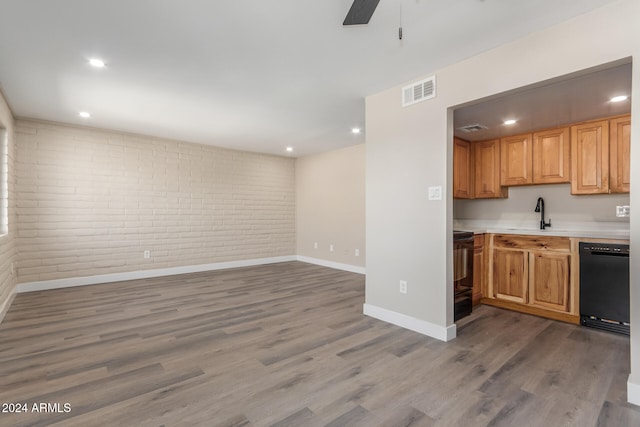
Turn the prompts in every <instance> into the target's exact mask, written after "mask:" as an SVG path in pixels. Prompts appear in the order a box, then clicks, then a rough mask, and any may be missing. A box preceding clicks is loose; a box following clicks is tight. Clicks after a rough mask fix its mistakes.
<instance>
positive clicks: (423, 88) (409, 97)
mask: <svg viewBox="0 0 640 427" xmlns="http://www.w3.org/2000/svg"><path fill="white" fill-rule="evenodd" d="M435 96H436V76H431V77H429V78H427V79H424V80H421V81H419V82H417V83H413V84H410V85H409V86H405V87H403V88H402V106H403V107H408V106H409V105H413V104H415V103H416V102H421V101H426V100H427V99H431V98H435Z"/></svg>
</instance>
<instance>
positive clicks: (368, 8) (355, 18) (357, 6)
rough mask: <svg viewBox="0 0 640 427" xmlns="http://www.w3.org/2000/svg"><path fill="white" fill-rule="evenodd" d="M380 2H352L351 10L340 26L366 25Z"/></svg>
mask: <svg viewBox="0 0 640 427" xmlns="http://www.w3.org/2000/svg"><path fill="white" fill-rule="evenodd" d="M378 3H380V0H353V4H352V5H351V9H349V13H347V17H346V18H344V22H343V23H342V25H363V24H368V23H369V20H370V19H371V16H372V15H373V12H374V11H375V10H376V6H378Z"/></svg>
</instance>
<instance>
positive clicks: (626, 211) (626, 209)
mask: <svg viewBox="0 0 640 427" xmlns="http://www.w3.org/2000/svg"><path fill="white" fill-rule="evenodd" d="M630 215H631V206H616V216H617V217H618V218H629V216H630Z"/></svg>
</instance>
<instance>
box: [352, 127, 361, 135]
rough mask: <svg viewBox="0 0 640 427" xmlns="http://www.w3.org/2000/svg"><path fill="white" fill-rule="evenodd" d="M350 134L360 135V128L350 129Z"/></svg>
mask: <svg viewBox="0 0 640 427" xmlns="http://www.w3.org/2000/svg"><path fill="white" fill-rule="evenodd" d="M351 133H353V134H355V135H357V134H359V133H360V128H352V129H351Z"/></svg>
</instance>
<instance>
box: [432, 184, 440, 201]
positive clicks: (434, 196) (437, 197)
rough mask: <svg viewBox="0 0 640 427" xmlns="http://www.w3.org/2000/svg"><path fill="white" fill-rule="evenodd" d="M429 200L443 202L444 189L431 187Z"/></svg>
mask: <svg viewBox="0 0 640 427" xmlns="http://www.w3.org/2000/svg"><path fill="white" fill-rule="evenodd" d="M429 200H442V187H440V186H438V187H429Z"/></svg>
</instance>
